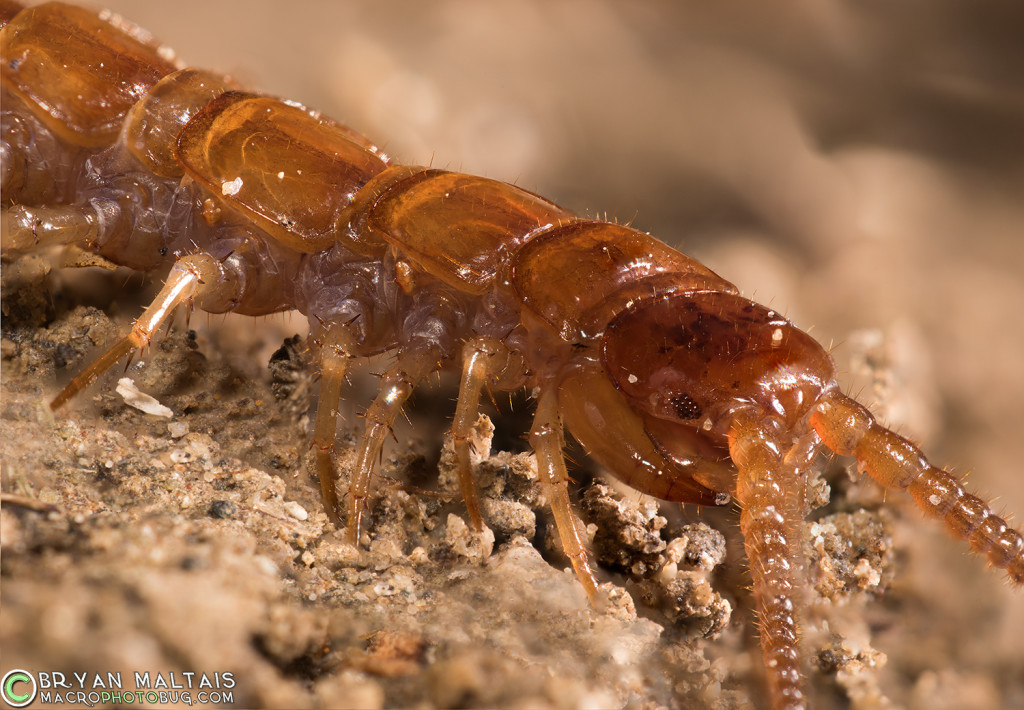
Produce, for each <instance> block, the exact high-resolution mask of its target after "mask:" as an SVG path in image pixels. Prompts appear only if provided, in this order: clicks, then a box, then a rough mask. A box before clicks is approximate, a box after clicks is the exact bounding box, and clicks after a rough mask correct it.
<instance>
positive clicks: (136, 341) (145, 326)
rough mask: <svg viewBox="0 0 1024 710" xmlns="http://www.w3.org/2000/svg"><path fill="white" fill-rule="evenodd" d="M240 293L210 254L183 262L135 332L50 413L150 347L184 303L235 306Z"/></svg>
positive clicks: (97, 363) (52, 404) (78, 378)
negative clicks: (133, 353) (120, 362)
mask: <svg viewBox="0 0 1024 710" xmlns="http://www.w3.org/2000/svg"><path fill="white" fill-rule="evenodd" d="M238 290H239V284H238V279H237V275H236V274H235V273H234V272H232V271H229V270H227V269H225V268H224V266H223V264H222V263H221V262H220V261H219V260H218V259H215V258H214V257H213V256H211V255H210V254H207V253H204V252H200V253H198V254H192V255H190V256H186V257H184V258H182V259H180V260H179V261H178V262H176V263H175V264H174V266H173V267H172V268H171V272H170V274H169V275H168V277H167V281H166V282H165V283H164V287H163V288H162V289H161V290H160V293H158V294H157V296H156V299H155V300H154V301H153V303H152V304H150V306H149V307H148V308H147V309H146V310H145V311H144V312H143V314H142V316H141V317H139V319H138V320H137V321H135V324H134V325H133V326H132V329H131V332H130V333H128V335H127V336H125V337H124V338H122V339H121V340H119V341H117V342H116V343H114V345H113V346H112V347H111V348H110V349H109V350H107V351H106V352H105V353H103V355H101V356H100V357H99V358H97V359H96V360H94V361H93V362H92V364H90V365H89V366H88V367H87V368H85V370H83V371H82V372H80V373H79V374H78V375H77V376H76V377H75V378H74V379H73V380H71V382H69V383H68V385H67V386H66V387H65V388H64V389H63V390H61V392H60V393H59V394H58V395H57V396H56V397H55V398H54V399H53V401H52V402H50V409H54V410H55V409H57V408H59V407H61V406H62V405H64V404H65V403H66V402H68V400H70V399H71V398H72V397H74V396H75V395H76V394H78V393H79V392H81V391H82V390H83V389H85V388H86V387H88V386H89V385H91V384H92V383H94V382H95V381H96V380H97V379H98V378H99V376H100V375H102V374H103V373H104V372H106V371H107V370H108V369H109V368H110V367H111V366H113V365H114V363H116V362H117V361H118V360H120V359H121V358H122V357H124V356H125V355H127V354H128V353H130V352H131V351H132V350H134V349H137V348H143V347H145V346H146V345H148V344H149V341H150V340H151V339H152V337H153V333H155V332H156V331H157V329H158V328H159V327H160V325H161V324H162V323H163V322H164V321H165V320H166V319H167V318H168V317H169V316H170V315H171V314H172V313H173V312H174V309H175V308H177V307H178V306H179V305H181V304H182V303H185V302H191V301H192V300H193V299H196V298H198V299H199V300H200V303H203V302H204V301H205V302H210V303H224V302H231V301H233V300H237V298H238V295H239V294H238Z"/></svg>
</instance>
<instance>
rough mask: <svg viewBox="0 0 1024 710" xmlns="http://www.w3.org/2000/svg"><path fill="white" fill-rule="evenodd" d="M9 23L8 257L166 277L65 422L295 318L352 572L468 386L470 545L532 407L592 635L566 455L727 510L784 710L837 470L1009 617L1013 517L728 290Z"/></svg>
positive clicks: (489, 185)
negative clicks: (507, 420)
mask: <svg viewBox="0 0 1024 710" xmlns="http://www.w3.org/2000/svg"><path fill="white" fill-rule="evenodd" d="M0 21H2V23H3V26H2V29H0V33H2V34H0V42H2V55H3V57H2V59H3V61H2V66H0V71H2V91H3V95H2V98H3V108H2V133H3V144H2V148H3V173H2V180H3V183H2V202H3V215H2V248H3V254H4V259H5V260H7V261H11V260H14V259H16V258H18V257H19V256H21V255H24V254H31V253H38V252H42V251H45V250H54V249H58V250H59V249H68V248H75V249H78V250H82V251H84V252H87V253H89V254H92V255H94V256H95V258H97V259H99V260H102V261H103V262H105V263H107V264H110V265H112V266H117V267H126V268H128V269H131V270H134V271H137V272H155V273H159V274H161V275H163V274H166V275H165V276H164V280H163V285H162V287H161V288H160V290H159V292H158V293H156V295H155V296H154V297H153V299H152V301H151V302H150V303H149V304H148V305H147V306H146V307H144V309H143V310H142V313H141V315H139V316H138V317H137V318H136V319H135V320H134V322H133V323H132V325H131V327H130V329H129V330H128V332H127V333H126V334H123V335H121V336H120V337H119V338H117V339H116V340H115V342H113V344H108V345H107V346H106V348H105V350H104V351H103V352H102V354H100V355H99V356H98V357H96V358H95V359H93V360H92V361H91V362H89V363H87V364H85V365H84V367H82V368H81V369H80V370H79V371H78V372H77V373H76V374H75V375H74V376H73V377H72V378H71V379H70V381H69V382H68V383H67V384H66V385H65V386H64V387H63V388H62V389H61V390H60V391H59V392H58V393H57V394H56V395H55V396H54V397H53V398H52V400H51V401H50V403H49V408H50V409H51V410H52V411H53V412H54V416H55V417H57V418H58V419H60V418H63V417H69V418H73V417H75V416H76V415H75V413H74V407H73V405H74V403H75V402H77V401H78V400H80V399H83V398H84V397H83V392H85V391H86V390H88V389H89V388H91V387H93V385H94V384H96V383H97V381H100V380H105V379H106V378H107V376H108V374H109V373H110V372H112V371H114V370H115V369H116V366H118V365H119V364H120V363H122V362H125V361H129V360H130V358H131V357H133V356H134V354H135V353H137V352H145V351H147V350H148V349H150V348H152V347H153V345H154V343H155V342H156V339H157V336H158V334H159V332H160V331H161V330H162V329H163V328H164V327H165V326H168V325H169V324H170V322H171V320H172V319H173V317H174V315H175V314H176V313H177V312H178V311H182V310H188V311H189V312H190V313H191V312H192V311H193V310H196V311H200V312H205V313H208V314H225V313H230V314H235V315H240V316H251V317H254V318H260V317H264V316H272V315H274V314H278V313H282V312H288V311H296V312H298V313H299V314H301V315H302V316H304V317H306V318H307V319H308V322H309V330H308V333H307V334H306V337H305V343H306V345H307V346H308V351H309V358H310V359H311V360H312V362H313V369H314V370H315V372H316V376H317V378H318V382H319V390H318V395H317V399H316V405H315V410H314V413H313V415H312V418H311V419H312V421H311V426H310V429H311V431H310V432H309V435H308V443H309V450H310V452H311V454H310V461H311V468H312V469H313V471H315V474H316V478H317V482H316V485H317V489H318V495H319V501H320V507H321V509H322V515H323V516H324V518H325V521H326V522H325V525H324V530H325V531H326V532H325V533H324V534H329V535H335V536H338V537H339V538H340V539H341V540H343V541H344V543H345V544H347V545H348V546H350V547H351V548H352V549H353V550H355V551H356V552H355V554H357V555H358V554H359V552H358V551H359V550H361V549H363V548H365V547H367V546H368V545H369V544H370V543H371V541H372V536H373V534H374V530H373V521H372V516H369V517H370V518H371V519H369V520H368V519H367V518H368V516H367V514H366V512H367V511H368V510H370V509H371V507H372V504H373V500H374V492H373V484H374V480H375V477H376V476H377V474H378V468H379V466H380V463H379V462H380V461H381V459H382V455H383V454H382V452H383V450H384V447H385V443H386V441H387V439H388V437H389V436H390V435H391V434H392V432H393V430H394V429H395V426H396V422H397V421H398V420H399V419H400V418H401V417H402V414H403V412H404V410H405V409H406V407H407V405H408V404H409V402H410V399H411V398H412V396H413V393H414V392H415V391H416V390H417V389H418V388H421V387H423V386H424V383H425V382H426V381H427V380H429V379H430V378H431V377H432V376H434V375H435V374H436V373H439V372H445V373H451V374H453V375H454V377H456V378H457V380H458V393H457V397H456V401H455V404H454V407H453V411H452V412H451V413H450V414H449V416H451V426H450V438H451V442H452V443H451V450H452V454H453V457H454V470H455V472H456V474H457V476H456V478H457V482H458V490H459V499H460V500H461V508H460V514H462V515H464V516H465V519H466V520H467V521H468V528H469V529H470V530H471V531H472V532H473V534H476V535H484V534H485V533H486V531H487V529H488V525H489V519H488V509H487V506H486V505H484V504H483V503H482V501H481V493H480V492H479V490H478V484H477V480H476V475H477V470H476V469H477V467H478V465H479V458H480V457H479V455H478V454H480V453H481V452H478V451H475V450H474V444H473V441H474V427H476V426H477V422H478V418H479V415H480V412H481V407H482V402H483V399H484V395H485V393H514V392H522V391H525V392H527V393H529V396H530V399H531V400H532V402H531V405H530V406H531V407H532V414H531V416H532V421H531V424H530V426H529V429H528V431H527V432H525V434H526V440H527V443H528V448H529V453H530V455H532V457H533V461H535V473H536V476H537V480H538V481H539V487H540V490H541V492H542V494H543V499H544V501H545V502H546V507H545V510H546V512H547V514H548V515H549V516H550V519H551V521H552V526H553V529H554V530H555V537H556V538H557V540H558V542H559V543H560V547H561V551H562V553H563V554H564V556H565V558H566V559H567V560H568V562H569V565H570V566H571V568H572V570H573V571H574V573H575V579H576V583H578V584H579V585H580V587H581V588H582V590H583V592H584V593H585V595H586V598H587V600H588V601H589V605H590V610H589V612H588V613H591V614H594V615H598V616H599V615H601V614H602V613H605V610H606V609H607V608H608V606H609V595H610V594H612V593H613V592H610V588H612V587H613V586H614V585H610V584H608V583H602V582H601V581H600V578H601V577H602V576H603V574H604V572H603V571H601V570H595V567H594V563H593V562H592V555H591V553H590V552H589V551H588V548H589V546H590V540H591V537H592V533H591V532H588V529H587V526H586V525H585V524H584V522H582V521H581V518H580V516H579V514H578V512H577V506H576V505H575V504H574V502H573V492H572V490H573V489H572V486H571V477H570V471H569V468H568V467H567V464H566V457H565V449H566V446H567V437H571V439H572V440H574V441H576V442H578V444H579V445H580V447H581V448H582V450H583V451H584V452H585V453H586V455H587V457H588V458H589V459H590V460H592V461H593V462H595V463H596V464H597V465H598V466H599V468H600V469H601V470H602V471H603V472H605V475H606V476H607V477H608V478H610V479H613V480H615V481H617V482H619V483H621V484H625V486H627V487H628V488H629V489H631V490H633V491H635V492H637V494H643V495H644V496H648V497H650V498H653V499H657V500H659V501H665V502H666V503H668V504H682V505H685V506H687V508H688V509H696V510H700V509H701V508H726V509H730V507H731V509H734V510H735V511H736V519H737V523H736V524H737V525H738V529H739V531H740V537H741V538H742V547H743V552H744V555H745V559H746V563H745V565H746V567H745V569H746V570H747V572H748V575H749V586H750V591H749V597H750V600H751V601H750V605H751V607H752V615H753V617H754V618H756V629H757V639H758V644H759V646H760V655H761V659H762V667H763V673H762V674H761V675H763V684H764V690H763V692H760V693H755V696H757V697H760V698H761V699H760V700H758V701H757V702H758V703H763V705H764V707H770V708H772V709H773V710H796V709H798V708H809V707H812V702H811V696H810V694H809V692H808V691H807V687H806V686H807V676H808V674H809V673H813V672H814V671H812V670H811V669H810V665H811V664H810V661H809V660H808V658H807V654H806V651H805V650H804V649H803V648H802V645H801V638H802V636H803V633H802V629H803V625H804V621H803V617H804V613H805V611H806V606H807V605H806V593H805V591H804V589H805V588H806V586H807V582H806V575H807V569H806V567H807V565H808V562H807V553H806V551H805V541H804V536H805V534H806V533H805V527H806V526H805V519H806V517H807V515H808V513H809V512H810V511H809V508H810V506H809V503H808V499H809V498H811V497H812V493H811V491H810V486H811V480H812V478H813V477H814V476H815V475H816V473H815V469H816V467H818V466H819V465H820V462H821V460H822V459H823V458H825V457H826V456H828V457H835V458H837V459H845V460H847V461H852V462H854V468H855V470H856V471H857V475H859V476H860V477H861V478H863V479H864V480H867V481H871V482H873V483H874V484H875V485H877V486H879V487H881V488H882V489H884V490H885V491H886V492H888V493H889V494H890V495H891V497H900V496H903V497H906V498H908V499H909V500H912V501H913V503H914V504H915V505H916V506H917V507H918V508H919V509H920V511H921V512H922V513H923V517H925V518H929V519H931V520H932V521H934V522H937V523H939V524H941V525H942V526H944V527H945V528H946V530H947V531H948V533H949V534H950V537H952V538H955V539H956V540H957V541H958V542H956V543H953V542H951V543H950V544H951V545H952V544H959V545H961V547H962V548H963V549H964V550H970V551H971V552H972V553H973V554H974V555H975V556H977V557H979V558H981V559H982V560H983V561H984V562H985V563H986V564H987V565H988V566H989V567H992V568H994V570H995V571H997V572H1001V573H1002V574H1004V575H1005V577H1006V578H1007V579H1008V580H1009V583H1010V585H1011V586H1012V587H1013V590H1014V591H1015V592H1016V593H1018V594H1019V593H1020V588H1021V586H1022V585H1024V537H1022V535H1021V533H1020V532H1019V530H1018V529H1017V528H1016V527H1015V526H1014V525H1013V523H1012V522H1011V520H1010V516H1008V515H1006V514H1004V513H1003V512H1001V511H1000V510H997V509H996V508H995V507H994V505H993V504H992V503H990V502H989V501H988V500H987V499H986V498H983V497H980V495H976V494H975V493H974V492H972V488H971V487H970V486H968V485H967V484H966V483H965V482H963V481H962V480H961V479H960V477H959V476H958V475H956V474H954V473H953V472H951V471H950V470H949V469H948V468H944V467H942V466H939V465H937V464H935V463H933V462H932V460H931V459H929V458H926V456H925V454H924V453H923V452H922V450H921V449H920V448H919V447H918V446H917V445H916V444H914V443H913V442H912V441H911V440H910V439H909V438H907V437H904V436H901V435H900V434H897V433H895V432H894V431H893V430H891V429H889V428H887V427H886V426H884V425H883V424H882V423H881V422H880V420H879V419H878V418H877V417H876V415H874V414H873V413H872V412H871V411H870V410H869V408H868V407H866V406H865V405H864V404H862V403H860V402H858V401H857V399H855V398H854V397H852V396H850V395H849V394H847V393H845V392H844V390H843V388H842V386H841V384H840V381H839V377H840V373H839V368H838V367H837V365H836V363H835V361H834V360H833V357H832V356H831V354H830V351H829V348H828V347H826V346H824V345H822V344H821V343H819V342H818V341H817V340H816V339H815V338H813V337H812V336H811V335H809V334H808V333H807V332H805V331H804V330H802V329H800V328H798V327H797V326H796V325H795V324H794V323H793V322H791V321H790V320H789V319H787V317H786V316H785V315H783V313H781V312H780V310H779V309H778V308H777V307H774V306H772V305H764V304H761V303H759V302H758V301H755V300H751V299H748V298H746V297H745V296H743V295H742V294H741V291H740V289H741V288H742V284H739V285H734V284H733V283H732V282H731V281H729V280H727V279H726V278H725V277H723V276H722V275H720V274H719V273H718V271H719V270H720V269H716V270H713V269H712V268H709V267H708V266H705V265H704V264H703V263H701V262H700V261H698V260H697V259H695V258H693V257H691V256H688V255H686V254H684V253H682V252H681V251H678V250H676V249H674V248H672V247H670V246H668V245H667V244H666V243H665V242H663V241H660V240H659V239H657V238H656V237H654V236H651V235H650V234H648V233H647V232H645V231H642V230H641V229H640V228H637V227H634V226H630V225H627V224H626V223H622V222H616V221H610V220H607V219H599V218H593V217H588V216H585V215H582V214H580V213H579V212H577V211H574V210H570V209H567V208H565V207H562V206H560V204H558V203H556V202H554V201H552V200H549V199H547V198H545V197H542V196H540V195H539V194H536V193H534V192H532V191H530V190H528V189H526V188H524V187H521V186H520V185H519V182H518V181H516V182H506V181H504V180H501V179H496V178H491V177H480V176H476V175H471V174H468V173H464V172H461V171H459V170H457V169H447V168H443V167H435V166H434V165H433V164H429V165H417V164H413V163H407V162H403V161H402V160H400V159H398V158H396V157H394V156H393V155H392V154H391V151H390V150H386V149H384V148H382V147H380V146H379V145H378V144H377V143H375V142H373V140H371V139H370V138H367V137H364V136H363V135H362V134H361V133H360V132H358V131H356V130H354V129H353V128H350V127H349V126H348V125H346V124H344V123H341V122H339V121H336V120H335V119H333V118H330V117H329V116H327V115H326V114H325V113H322V112H320V111H317V110H314V109H311V108H308V107H307V106H305V105H303V104H301V103H298V102H296V101H291V100H287V99H284V98H279V97H277V96H275V95H273V94H270V93H264V92H261V91H259V90H257V89H254V88H252V87H249V86H247V85H245V84H244V82H242V81H240V80H238V79H236V78H233V77H231V76H229V75H227V74H222V73H218V72H216V71H208V70H205V69H198V68H193V67H191V66H189V65H187V64H186V63H184V62H182V61H181V60H179V59H178V57H177V56H176V55H175V54H174V53H173V52H171V51H169V50H168V49H167V48H166V47H164V46H162V45H161V44H160V43H159V42H158V41H157V40H155V39H154V38H153V36H151V35H150V34H149V33H148V32H146V31H145V30H142V29H141V28H139V27H137V26H136V25H133V24H132V23H131V22H130V21H128V20H126V19H124V18H121V17H120V16H117V15H114V14H112V13H109V12H97V11H95V10H91V9H87V8H82V7H77V6H73V5H67V4H63V3H57V2H50V3H45V4H42V5H36V6H31V7H24V6H22V5H20V4H18V3H15V2H6V1H5V2H4V3H3V4H2V7H0ZM371 358H376V359H377V360H376V361H380V359H381V358H384V359H385V361H386V363H387V364H386V366H385V367H384V369H383V371H382V372H379V373H377V374H378V377H379V383H378V385H377V393H376V395H375V396H374V397H373V398H372V399H371V400H370V401H369V402H367V403H366V405H365V409H364V410H363V411H362V420H361V422H360V423H358V424H357V425H356V434H355V436H354V443H353V444H352V445H351V447H350V449H346V448H345V447H347V446H348V444H346V443H344V442H343V441H342V440H341V439H340V438H339V427H340V426H341V425H342V422H341V421H339V420H340V416H339V409H340V404H339V403H340V402H341V401H342V400H343V399H344V398H345V397H346V396H347V394H346V392H347V389H348V386H349V385H348V383H349V381H350V375H351V373H352V372H353V371H354V370H355V369H357V368H358V367H359V366H360V365H361V364H362V363H365V362H366V361H368V360H370V359H371ZM69 410H70V411H69ZM483 453H486V452H483ZM343 457H344V459H345V461H346V463H345V467H347V470H345V471H342V470H341V465H340V464H339V461H340V460H341V459H342V458H343ZM904 494H909V495H906V496H904ZM27 514H32V513H31V512H30V513H27ZM318 514H319V513H318ZM922 524H933V523H922ZM666 574H668V573H667V572H666ZM679 702H684V701H683V700H680V701H679Z"/></svg>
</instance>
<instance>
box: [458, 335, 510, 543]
mask: <svg viewBox="0 0 1024 710" xmlns="http://www.w3.org/2000/svg"><path fill="white" fill-rule="evenodd" d="M495 356H501V357H500V358H499V359H500V362H493V363H492V360H493V359H494V358H495ZM507 362H508V348H506V347H505V346H504V345H503V344H502V343H501V342H500V341H497V340H495V339H494V338H486V337H478V338H473V339H472V340H470V341H468V342H467V343H466V344H465V346H464V347H463V348H462V380H461V382H460V385H459V401H458V404H456V405H455V418H454V419H453V420H452V442H453V444H454V447H455V459H456V461H457V462H458V466H459V485H460V487H461V488H462V497H463V499H464V500H465V501H466V511H467V512H468V513H469V519H470V521H471V522H472V523H473V527H474V528H476V529H477V531H480V530H483V527H484V521H483V516H481V514H480V504H479V502H478V500H477V494H476V485H475V484H474V482H473V467H472V464H471V463H470V460H469V447H470V440H469V437H470V432H471V431H472V429H473V424H474V422H475V421H476V418H477V415H478V414H479V411H480V391H481V390H482V389H483V386H484V383H485V382H486V381H487V377H488V374H489V373H491V372H494V371H496V370H499V369H501V368H503V367H505V366H506V364H507Z"/></svg>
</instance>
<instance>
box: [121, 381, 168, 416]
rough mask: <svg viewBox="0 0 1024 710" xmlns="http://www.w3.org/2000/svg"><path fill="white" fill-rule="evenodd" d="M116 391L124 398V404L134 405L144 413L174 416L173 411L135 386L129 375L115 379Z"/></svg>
mask: <svg viewBox="0 0 1024 710" xmlns="http://www.w3.org/2000/svg"><path fill="white" fill-rule="evenodd" d="M117 393H118V394H119V395H121V397H122V398H123V399H124V401H125V404H127V405H128V406H130V407H135V408H136V409H138V410H139V411H142V412H145V413H146V414H152V415H154V416H157V417H168V418H170V417H173V416H174V412H172V411H171V410H170V409H168V408H167V407H165V406H164V405H162V404H160V403H159V402H157V401H156V400H155V399H153V398H152V397H150V396H149V395H148V394H146V393H145V392H142V391H141V390H139V388H138V387H136V386H135V382H134V381H133V380H132V378H130V377H122V378H121V379H120V380H118V381H117Z"/></svg>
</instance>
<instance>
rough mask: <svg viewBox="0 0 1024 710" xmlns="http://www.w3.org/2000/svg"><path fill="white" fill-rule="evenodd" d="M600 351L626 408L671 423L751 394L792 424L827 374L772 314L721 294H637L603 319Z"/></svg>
mask: <svg viewBox="0 0 1024 710" xmlns="http://www.w3.org/2000/svg"><path fill="white" fill-rule="evenodd" d="M602 350H603V357H604V365H605V369H606V370H607V372H608V374H609V376H610V377H611V378H612V380H613V381H614V382H615V385H616V386H617V387H618V388H619V389H620V390H621V391H622V392H623V393H625V394H626V395H627V397H628V398H629V399H630V402H631V403H632V405H633V407H634V408H636V409H638V410H639V411H642V412H645V413H648V414H650V415H653V416H655V417H657V418H659V419H667V420H671V421H677V422H691V423H692V422H694V421H696V420H700V419H703V418H705V417H708V416H712V417H714V416H716V412H718V411H721V410H722V409H723V408H729V407H731V406H733V405H735V404H738V403H744V402H753V403H756V404H760V405H761V406H762V407H763V408H764V410H765V412H766V413H768V414H774V415H777V416H779V417H781V418H782V419H783V421H784V422H785V424H786V425H787V426H788V427H792V426H793V425H794V424H795V423H796V422H798V421H799V420H800V418H801V417H802V416H803V415H804V414H805V413H806V412H807V410H808V408H809V407H810V406H811V405H812V404H813V403H814V402H815V401H816V400H817V398H818V396H819V395H820V394H821V392H822V391H823V389H824V388H825V387H826V386H828V384H829V383H830V382H831V381H832V379H833V377H834V375H835V367H834V365H833V363H832V360H831V358H830V357H829V356H828V354H827V353H826V352H825V350H824V349H823V348H822V347H821V346H820V345H819V344H818V343H817V342H815V341H814V340H813V339H812V338H811V337H810V336H808V335H807V334H806V333H804V332H803V331H801V330H799V329H798V328H797V327H796V326H794V325H793V324H792V323H790V322H789V321H788V320H786V319H785V318H783V317H782V316H781V315H780V314H778V313H776V312H775V311H773V310H770V309H768V308H766V307H764V306H762V305H759V304H757V303H754V302H752V301H748V300H747V299H745V298H742V297H740V296H736V295H733V294H728V293H721V292H702V293H676V294H670V295H667V296H663V297H659V298H653V299H649V300H646V301H642V302H640V303H638V304H636V305H634V306H633V307H631V308H629V309H627V310H625V311H623V312H622V313H620V314H619V315H618V316H616V318H615V319H614V320H613V321H612V322H611V324H610V325H609V326H608V328H607V330H606V331H605V335H604V341H603V346H602Z"/></svg>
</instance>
